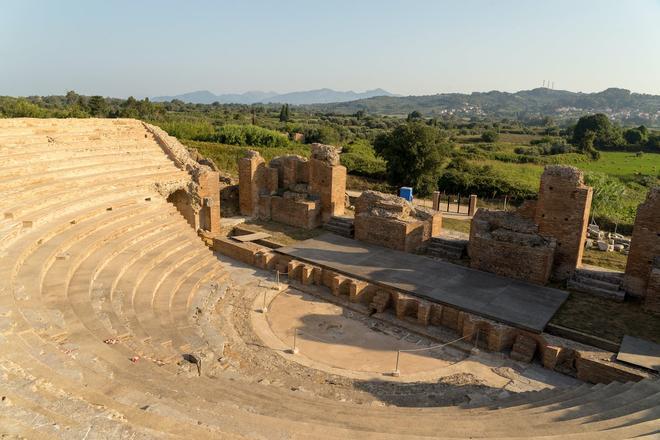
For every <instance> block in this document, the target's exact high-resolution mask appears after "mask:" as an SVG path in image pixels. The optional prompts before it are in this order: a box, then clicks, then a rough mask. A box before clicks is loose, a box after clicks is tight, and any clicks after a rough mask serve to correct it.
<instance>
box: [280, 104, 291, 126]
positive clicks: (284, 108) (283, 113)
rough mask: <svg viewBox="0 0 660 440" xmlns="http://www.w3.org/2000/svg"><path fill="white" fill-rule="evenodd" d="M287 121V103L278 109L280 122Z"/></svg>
mask: <svg viewBox="0 0 660 440" xmlns="http://www.w3.org/2000/svg"><path fill="white" fill-rule="evenodd" d="M288 121H289V104H284V105H283V106H282V108H281V109H280V122H288Z"/></svg>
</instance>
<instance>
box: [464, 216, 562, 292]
mask: <svg viewBox="0 0 660 440" xmlns="http://www.w3.org/2000/svg"><path fill="white" fill-rule="evenodd" d="M555 243H556V242H555V240H554V239H552V238H546V237H543V236H541V235H539V233H538V226H537V225H535V224H534V223H533V222H532V221H531V220H529V219H526V218H524V217H522V216H520V215H518V214H516V213H511V212H504V211H489V210H487V209H480V210H479V211H477V213H476V214H475V215H474V217H473V219H472V225H471V228H470V241H469V242H468V254H469V255H470V267H472V268H474V269H479V270H484V271H487V272H493V273H496V274H498V275H502V276H507V277H511V278H517V279H521V280H525V281H529V282H532V283H537V284H546V283H547V282H548V280H549V278H550V273H551V270H552V264H553V259H554V253H555V247H556V244H555Z"/></svg>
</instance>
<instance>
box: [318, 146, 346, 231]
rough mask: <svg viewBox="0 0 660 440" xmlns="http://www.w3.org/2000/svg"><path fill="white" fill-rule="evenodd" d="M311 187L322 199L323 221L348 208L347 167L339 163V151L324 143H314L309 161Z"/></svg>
mask: <svg viewBox="0 0 660 440" xmlns="http://www.w3.org/2000/svg"><path fill="white" fill-rule="evenodd" d="M309 189H310V192H311V193H312V194H318V195H319V198H320V201H321V217H322V218H321V221H322V222H324V223H325V222H327V221H328V220H330V217H332V216H333V215H342V214H343V213H344V210H345V208H346V206H345V205H346V168H345V167H343V166H341V165H340V164H339V151H338V150H337V149H336V148H334V147H332V146H330V145H323V144H312V158H311V159H310V161H309Z"/></svg>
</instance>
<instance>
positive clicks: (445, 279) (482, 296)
mask: <svg viewBox="0 0 660 440" xmlns="http://www.w3.org/2000/svg"><path fill="white" fill-rule="evenodd" d="M275 251H276V252H279V253H281V254H285V255H289V256H291V257H294V258H295V259H297V260H300V261H305V262H308V263H310V264H314V265H317V266H321V267H324V268H327V269H331V270H334V271H336V272H339V273H342V274H344V275H347V276H350V277H353V278H356V279H361V280H364V281H369V282H370V283H374V284H378V285H381V286H384V287H390V288H393V289H395V290H399V291H401V292H405V293H409V294H411V295H414V296H418V297H420V298H424V299H427V300H429V301H432V302H436V303H439V304H445V305H448V306H452V307H455V308H457V309H460V310H463V311H466V312H469V313H473V314H475V315H479V316H483V317H486V318H489V319H493V320H495V321H499V322H502V323H505V324H508V325H511V326H514V327H518V328H521V329H525V330H529V331H532V332H535V333H540V332H542V331H543V329H544V328H545V326H546V325H547V323H548V322H549V321H550V319H551V318H552V316H553V315H554V314H555V313H556V312H557V310H558V309H559V307H561V305H562V304H563V303H564V301H565V300H566V298H567V297H568V293H567V292H564V291H562V290H558V289H551V288H548V287H543V286H538V285H535V284H530V283H526V282H523V281H518V280H514V279H511V278H505V277H500V276H497V275H494V274H491V273H488V272H482V271H479V270H475V269H470V268H468V267H464V266H460V265H456V264H451V263H447V262H444V261H438V260H433V259H431V258H427V257H423V256H420V255H414V254H409V253H405V252H400V251H395V250H392V249H388V248H384V247H380V246H375V245H371V244H367V243H363V242H361V241H357V240H352V239H350V238H345V237H341V236H339V235H335V234H331V233H325V234H322V235H320V236H318V237H316V238H312V239H309V240H305V241H302V242H300V243H297V244H295V245H292V246H286V247H282V248H279V249H276V250H275Z"/></svg>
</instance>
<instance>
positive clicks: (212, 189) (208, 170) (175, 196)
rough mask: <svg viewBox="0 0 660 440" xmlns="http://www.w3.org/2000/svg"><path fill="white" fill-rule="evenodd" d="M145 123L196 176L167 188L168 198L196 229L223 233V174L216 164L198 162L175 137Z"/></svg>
mask: <svg viewBox="0 0 660 440" xmlns="http://www.w3.org/2000/svg"><path fill="white" fill-rule="evenodd" d="M143 125H144V127H145V128H146V130H147V131H149V132H150V133H151V134H152V135H153V136H154V139H155V140H156V142H157V143H158V144H159V145H160V147H161V148H162V149H163V151H164V152H165V154H167V156H168V157H169V158H170V159H171V160H172V161H173V162H174V163H175V165H176V166H177V167H179V168H180V169H182V170H184V171H187V172H188V173H189V174H190V175H191V176H192V181H190V182H188V184H187V185H186V186H185V187H178V188H163V189H162V191H161V192H166V193H168V197H167V200H168V201H169V202H171V203H173V204H174V205H175V206H176V207H177V210H178V211H179V212H180V213H181V215H182V216H183V217H184V218H185V219H186V220H187V221H188V223H189V224H190V226H191V227H192V228H193V229H195V230H196V231H199V230H203V231H208V232H212V233H217V232H219V231H220V174H219V173H218V172H217V171H215V170H214V166H209V165H206V164H202V163H199V162H197V161H196V160H195V159H194V158H193V156H192V155H191V153H190V152H189V151H188V149H187V148H186V147H185V146H183V145H182V144H181V143H180V142H179V141H178V140H177V139H176V138H175V137H173V136H170V135H168V134H167V133H166V132H165V131H163V130H162V129H160V128H158V127H155V126H153V125H150V124H146V123H143Z"/></svg>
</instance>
